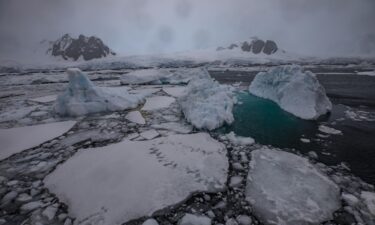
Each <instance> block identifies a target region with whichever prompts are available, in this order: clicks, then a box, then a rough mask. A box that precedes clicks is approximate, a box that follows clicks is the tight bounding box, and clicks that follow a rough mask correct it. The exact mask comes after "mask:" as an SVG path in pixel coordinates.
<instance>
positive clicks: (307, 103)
mask: <svg viewBox="0 0 375 225" xmlns="http://www.w3.org/2000/svg"><path fill="white" fill-rule="evenodd" d="M249 91H250V93H251V94H253V95H256V96H259V97H262V98H266V99H269V100H271V101H274V102H275V103H276V104H278V105H279V106H280V107H281V108H282V109H284V110H285V111H287V112H289V113H291V114H293V115H295V116H297V117H300V118H302V119H309V120H313V119H317V118H318V117H320V116H321V115H324V114H326V113H328V112H330V111H331V109H332V103H331V101H330V100H329V99H328V97H327V95H326V92H325V89H324V87H323V86H322V85H320V83H319V81H318V79H317V78H316V77H315V75H314V74H313V73H312V72H310V71H306V72H304V71H303V68H302V67H301V66H297V65H288V66H278V67H275V68H272V69H270V70H269V71H268V72H260V73H258V74H257V75H256V77H255V78H254V80H253V81H252V83H251V84H250V86H249Z"/></svg>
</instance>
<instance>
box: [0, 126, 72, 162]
mask: <svg viewBox="0 0 375 225" xmlns="http://www.w3.org/2000/svg"><path fill="white" fill-rule="evenodd" d="M75 123H76V122H75V121H65V122H57V123H48V124H42V125H34V126H26V127H16V128H10V129H0V143H1V150H0V160H1V159H5V158H7V157H9V156H10V155H12V154H15V153H18V152H21V151H22V150H26V149H29V148H32V147H35V146H37V145H39V144H42V143H43V142H45V141H48V140H50V139H53V138H55V137H58V136H60V135H62V134H63V133H65V132H67V131H69V130H70V129H71V128H72V127H73V126H74V125H75Z"/></svg>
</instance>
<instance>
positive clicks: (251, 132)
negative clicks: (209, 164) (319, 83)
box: [219, 92, 375, 184]
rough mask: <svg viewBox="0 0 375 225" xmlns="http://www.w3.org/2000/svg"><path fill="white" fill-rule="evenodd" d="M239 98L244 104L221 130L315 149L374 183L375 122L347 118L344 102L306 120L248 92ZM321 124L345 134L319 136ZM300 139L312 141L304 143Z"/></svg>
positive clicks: (264, 141)
mask: <svg viewBox="0 0 375 225" xmlns="http://www.w3.org/2000/svg"><path fill="white" fill-rule="evenodd" d="M238 100H239V101H240V102H241V103H242V104H239V105H236V106H235V108H234V112H233V113H234V117H235V121H234V123H233V124H231V125H230V126H225V127H223V128H221V129H220V130H219V131H220V132H225V133H227V132H230V131H234V132H235V133H236V134H237V135H240V136H248V137H252V138H254V139H255V140H256V141H257V142H258V143H260V144H264V145H272V146H275V147H279V148H294V149H296V150H297V151H299V152H301V153H302V154H307V153H308V152H309V151H315V152H316V153H317V154H318V156H319V161H321V162H323V163H325V164H328V165H337V164H340V163H342V162H345V163H346V164H347V165H348V166H349V168H350V169H351V170H352V172H353V173H354V174H355V175H357V176H359V177H361V178H362V179H363V180H365V181H366V182H368V183H371V184H375V122H366V121H352V120H349V119H347V118H346V117H345V110H346V107H345V106H343V105H334V107H333V110H332V113H331V114H330V115H327V116H325V117H323V118H321V119H319V120H318V121H307V120H302V119H299V118H297V117H295V116H293V115H292V114H289V113H287V112H285V111H283V110H282V109H281V108H280V107H279V106H278V105H277V104H275V103H273V102H272V101H269V100H265V99H262V98H259V97H256V96H253V95H251V94H249V93H248V92H240V93H238ZM321 124H326V125H327V126H329V127H333V128H335V129H338V130H341V131H342V133H343V135H329V136H328V137H319V136H317V135H318V134H323V133H321V132H319V130H318V127H319V125H321ZM301 138H307V139H310V141H311V142H310V143H303V142H301V140H300V139H301Z"/></svg>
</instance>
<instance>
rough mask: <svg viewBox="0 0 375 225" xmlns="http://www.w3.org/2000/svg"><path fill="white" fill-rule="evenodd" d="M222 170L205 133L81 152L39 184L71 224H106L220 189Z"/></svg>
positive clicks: (222, 154) (224, 164)
mask: <svg viewBox="0 0 375 225" xmlns="http://www.w3.org/2000/svg"><path fill="white" fill-rule="evenodd" d="M93 162H95V163H93ZM227 169H228V160H227V158H226V151H225V147H224V145H223V144H221V143H219V142H218V141H216V140H214V139H213V138H211V137H210V135H209V134H206V133H195V134H188V135H170V136H167V137H160V138H156V139H153V140H149V141H129V140H124V141H122V142H120V143H117V144H112V145H109V146H105V147H97V148H92V149H86V150H81V151H79V152H78V153H77V154H75V155H74V156H73V157H72V158H70V159H69V160H67V161H66V162H65V163H63V164H61V165H60V166H59V167H57V169H56V170H55V171H53V172H52V173H51V174H49V175H48V176H47V177H46V178H45V180H44V184H45V186H46V187H47V188H49V190H50V191H51V192H53V193H55V194H56V195H57V196H58V197H59V199H60V200H61V201H62V202H64V203H66V204H67V205H68V207H69V214H70V215H71V216H73V217H75V218H76V223H77V224H80V222H82V223H83V222H85V224H90V222H92V223H91V224H95V223H93V221H101V222H102V223H101V224H106V225H112V224H121V223H123V222H126V221H129V220H131V219H136V218H140V217H142V216H149V215H151V214H152V213H153V212H155V211H156V210H159V209H163V208H165V207H167V206H170V205H174V204H177V203H179V202H181V201H182V200H184V199H186V198H187V197H188V196H189V195H190V194H191V193H194V192H196V191H204V192H212V191H217V190H222V188H224V187H225V182H226V178H227ZM109 190H110V191H109Z"/></svg>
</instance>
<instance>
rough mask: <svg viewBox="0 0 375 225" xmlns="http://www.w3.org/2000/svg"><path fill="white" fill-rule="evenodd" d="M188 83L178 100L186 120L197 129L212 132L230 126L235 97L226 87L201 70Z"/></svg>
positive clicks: (232, 119) (204, 70)
mask: <svg viewBox="0 0 375 225" xmlns="http://www.w3.org/2000/svg"><path fill="white" fill-rule="evenodd" d="M196 72H197V73H198V74H195V76H194V78H193V79H192V80H191V81H190V82H189V84H188V86H187V88H186V92H185V95H183V96H181V97H180V98H179V99H178V102H179V104H180V107H181V109H182V112H183V113H184V116H185V118H186V120H187V121H188V122H189V123H191V124H192V125H193V126H194V127H196V128H198V129H207V130H213V129H216V128H218V127H220V126H222V125H223V124H225V123H227V124H231V123H232V122H233V121H234V118H233V113H232V110H233V106H234V104H235V97H234V95H233V90H232V89H231V88H230V87H229V86H227V85H220V84H219V83H218V82H216V81H214V80H213V79H212V78H211V77H210V75H209V74H208V72H207V70H206V69H204V68H201V69H200V70H199V71H198V70H196Z"/></svg>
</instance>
